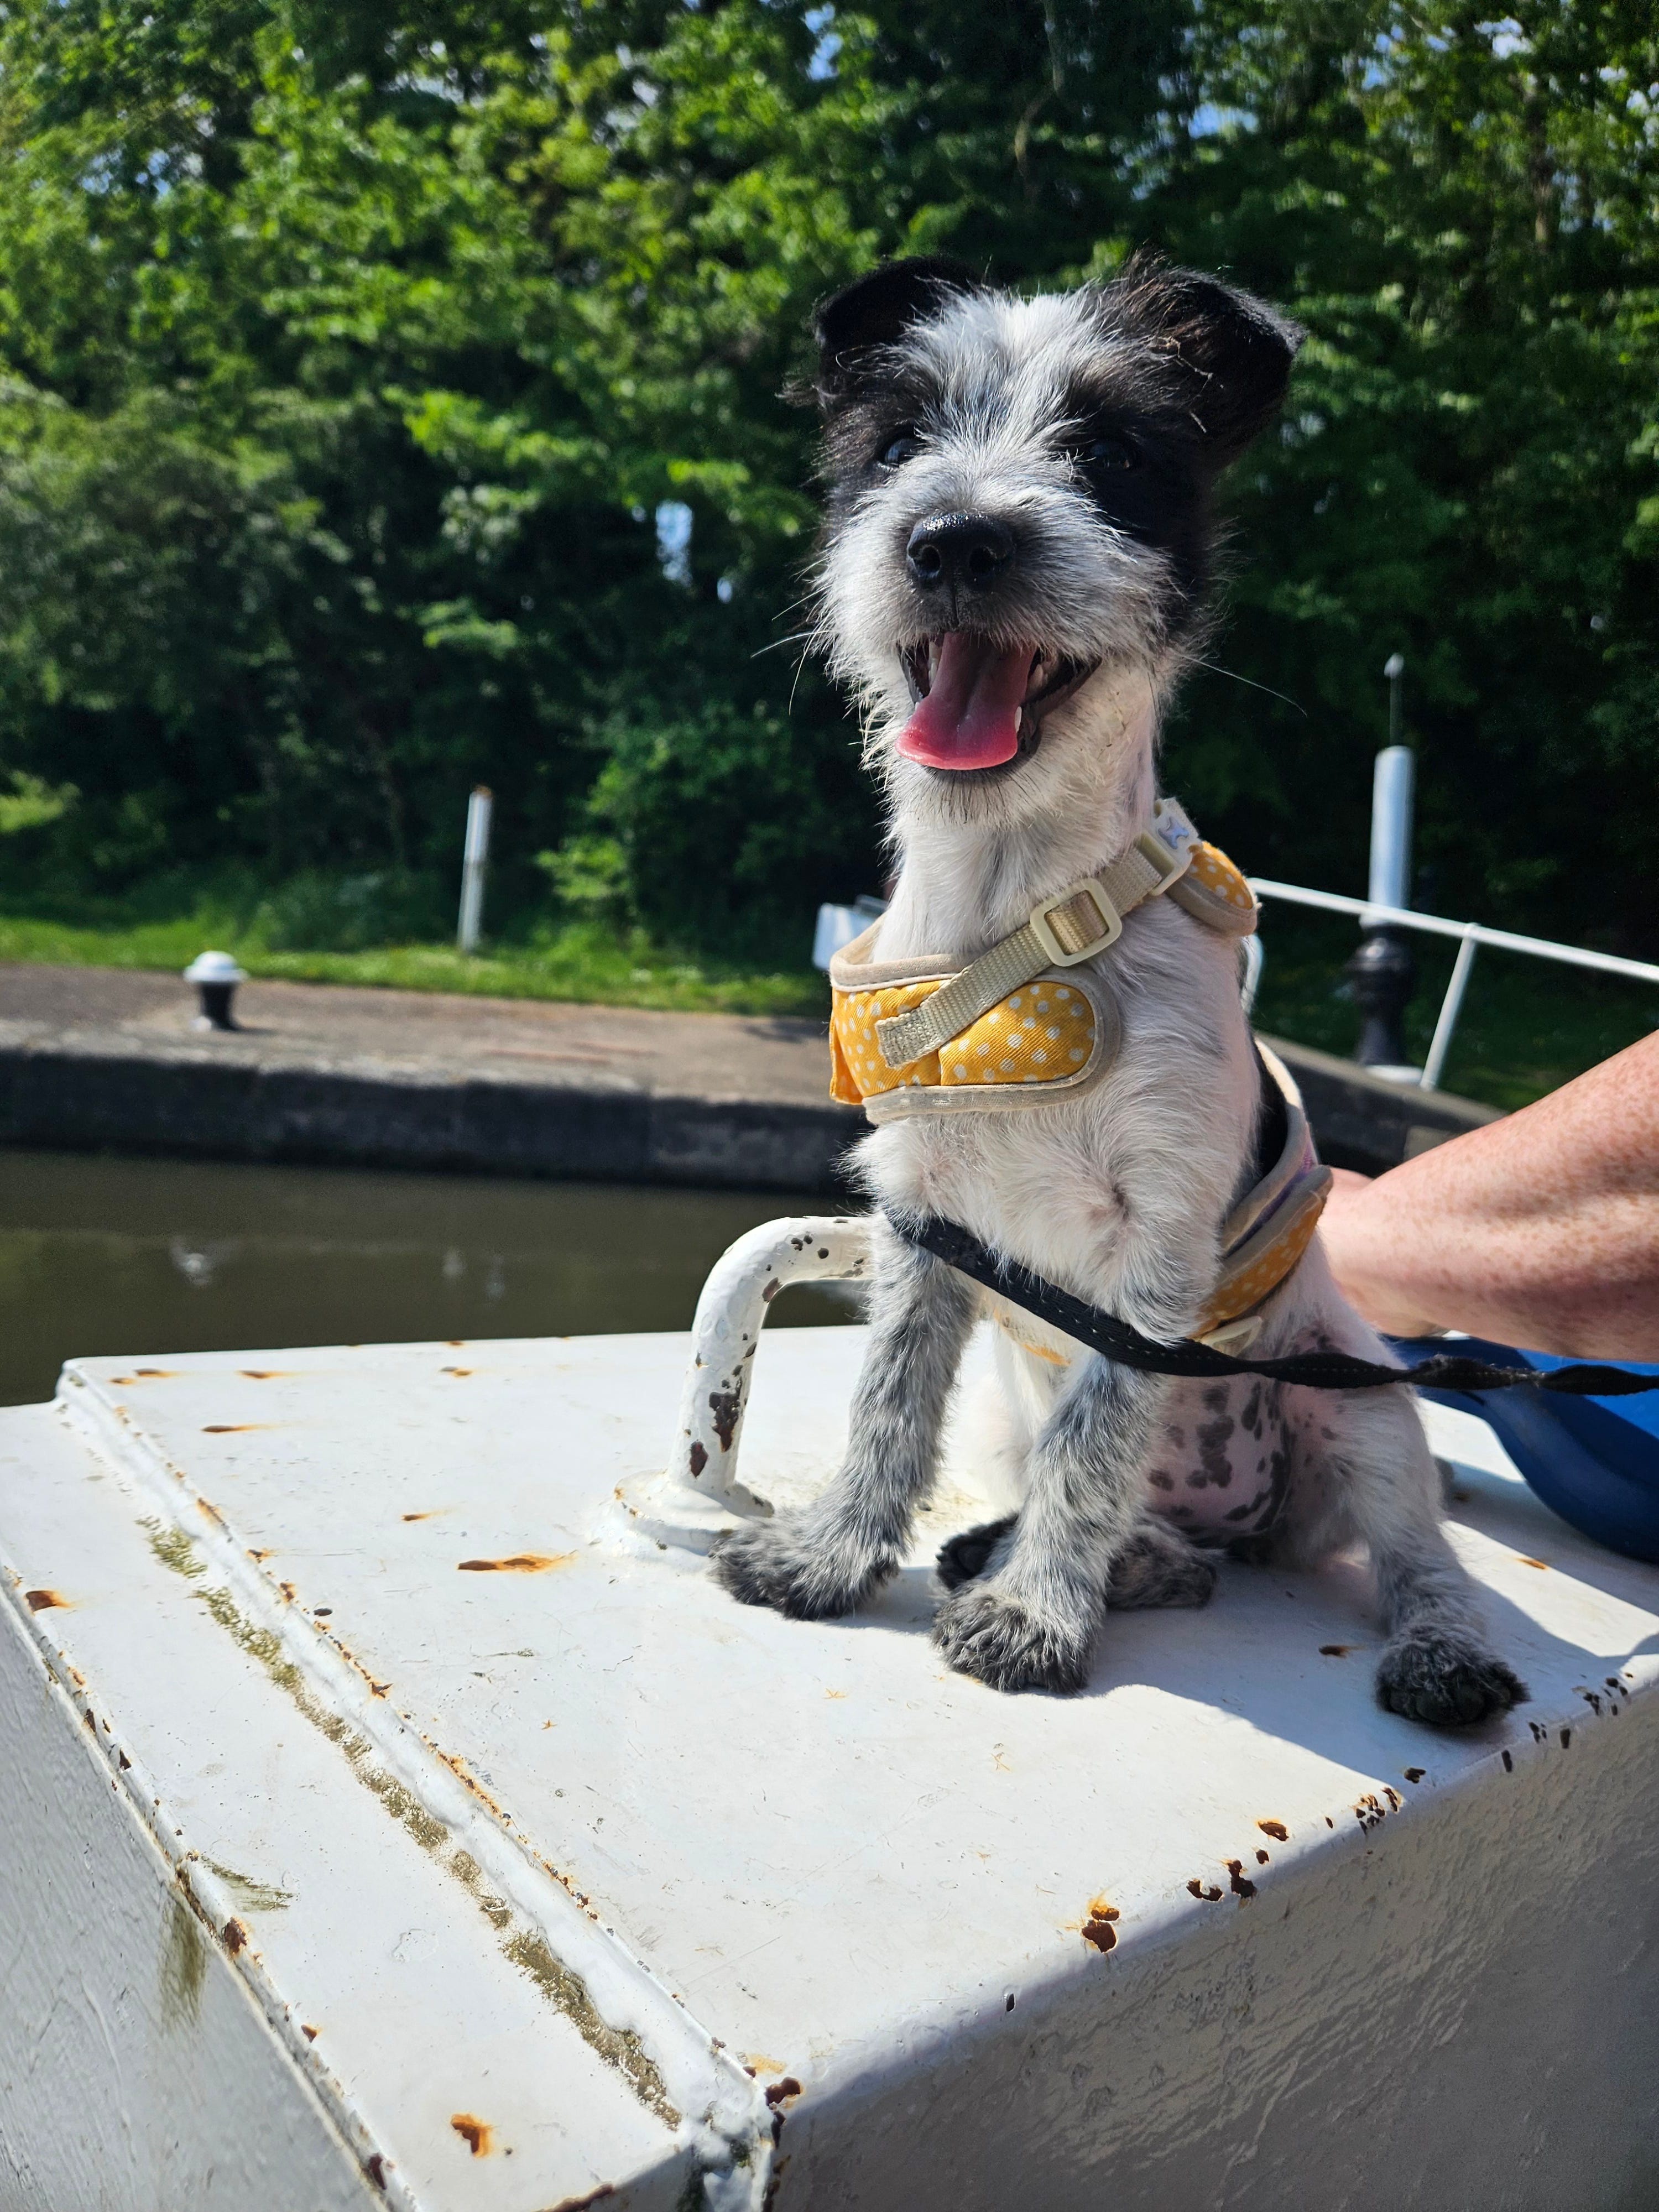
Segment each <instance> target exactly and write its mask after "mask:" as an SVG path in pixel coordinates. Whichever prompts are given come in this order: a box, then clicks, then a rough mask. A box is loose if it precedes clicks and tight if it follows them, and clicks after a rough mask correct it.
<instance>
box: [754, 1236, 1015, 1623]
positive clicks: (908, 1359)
mask: <svg viewBox="0 0 1659 2212" xmlns="http://www.w3.org/2000/svg"><path fill="white" fill-rule="evenodd" d="M875 1235H876V1271H875V1279H874V1285H873V1292H872V1300H871V1315H870V1343H869V1348H868V1349H867V1351H866V1353H865V1356H864V1367H863V1371H862V1372H861V1373H860V1376H859V1383H858V1389H857V1390H856V1392H855V1393H854V1399H853V1413H852V1422H851V1427H850V1432H849V1435H848V1449H847V1458H846V1461H845V1462H844V1464H843V1465H842V1470H841V1472H840V1474H837V1475H836V1479H835V1480H834V1481H833V1482H832V1483H831V1484H830V1485H829V1488H828V1489H827V1490H826V1491H825V1492H823V1495H822V1496H821V1497H819V1498H814V1500H813V1501H812V1503H811V1505H809V1506H806V1507H805V1508H804V1509H803V1510H801V1511H799V1512H798V1513H781V1514H779V1515H778V1516H777V1517H776V1518H775V1520H772V1521H766V1522H757V1523H756V1524H754V1525H752V1526H750V1527H748V1528H739V1529H737V1530H736V1531H734V1532H733V1534H732V1535H730V1536H728V1537H726V1539H725V1540H724V1541H723V1542H722V1543H721V1545H720V1548H719V1550H718V1551H717V1552H716V1553H715V1554H714V1572H715V1574H716V1575H717V1576H718V1577H720V1581H721V1582H722V1583H725V1585H726V1589H729V1590H730V1591H731V1593H732V1596H733V1597H736V1598H741V1599H742V1601H743V1602H744V1604H745V1605H769V1606H774V1607H776V1609H777V1610H778V1612H780V1613H788V1614H789V1615H790V1616H791V1618H792V1619H793V1620H829V1619H832V1618H833V1617H834V1616H835V1615H836V1614H837V1613H850V1612H851V1611H852V1610H853V1608H854V1607H855V1606H856V1605H858V1604H860V1602H861V1601H862V1600H863V1599H865V1598H866V1597H867V1596H868V1595H870V1594H871V1592H872V1590H875V1589H878V1588H879V1587H880V1585H881V1584H882V1583H884V1582H885V1581H886V1580H887V1579H888V1578H889V1577H890V1575H892V1574H893V1572H894V1571H895V1570H896V1568H897V1566H898V1564H899V1561H900V1559H902V1557H903V1555H904V1552H905V1548H906V1547H907V1546H908V1542H909V1541H910V1527H911V1521H912V1516H914V1514H915V1508H916V1506H917V1504H919V1503H920V1501H921V1498H923V1497H924V1496H925V1495H926V1493H927V1490H928V1488H929V1486H931V1484H932V1482H933V1471H934V1466H935V1462H936V1461H937V1459H938V1455H939V1431H940V1430H941V1428H942V1427H943V1425H944V1420H945V1407H946V1406H947V1405H948V1404H949V1402H950V1396H951V1386H952V1384H953V1383H955V1381H956V1375H957V1367H958V1366H959V1365H960V1364H961V1360H962V1353H963V1346H964V1345H965V1344H966V1342H967V1340H968V1332H969V1329H970V1328H972V1326H973V1322H974V1317H975V1313H976V1311H977V1309H978V1299H977V1295H976V1293H975V1291H974V1289H973V1286H972V1285H970V1284H969V1282H968V1281H967V1279H965V1278H964V1277H963V1276H961V1275H959V1274H957V1273H956V1271H955V1269H954V1268H951V1267H946V1266H945V1263H944V1261H941V1260H936V1259H934V1258H933V1255H932V1254H931V1253H928V1252H922V1251H919V1250H917V1249H916V1248H915V1246H914V1245H911V1244H907V1243H903V1242H902V1241H901V1239H900V1238H898V1237H896V1236H895V1235H894V1234H893V1232H892V1231H890V1229H888V1228H887V1227H886V1226H885V1225H884V1224H878V1225H877V1228H876V1231H875Z"/></svg>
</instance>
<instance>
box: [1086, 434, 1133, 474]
mask: <svg viewBox="0 0 1659 2212" xmlns="http://www.w3.org/2000/svg"><path fill="white" fill-rule="evenodd" d="M1077 457H1078V459H1079V461H1081V462H1082V464H1083V465H1084V467H1085V469H1097V470H1098V471H1100V472H1101V473H1102V474H1103V475H1110V474H1112V473H1114V472H1115V471H1119V470H1122V469H1132V468H1134V467H1135V466H1136V465H1138V464H1139V459H1140V453H1139V448H1138V447H1136V445H1135V442H1134V441H1133V438H1127V437H1125V436H1124V435H1123V434H1122V433H1121V431H1116V430H1112V431H1108V432H1107V433H1105V434H1104V435H1103V436H1101V437H1098V438H1091V439H1090V440H1089V441H1088V442H1087V444H1086V445H1084V446H1080V447H1079V448H1078V455H1077Z"/></svg>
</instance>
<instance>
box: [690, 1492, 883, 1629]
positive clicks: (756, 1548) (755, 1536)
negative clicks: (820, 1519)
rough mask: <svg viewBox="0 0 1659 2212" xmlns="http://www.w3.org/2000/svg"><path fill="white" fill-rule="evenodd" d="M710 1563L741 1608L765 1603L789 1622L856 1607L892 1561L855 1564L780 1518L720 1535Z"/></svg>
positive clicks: (830, 1616)
mask: <svg viewBox="0 0 1659 2212" xmlns="http://www.w3.org/2000/svg"><path fill="white" fill-rule="evenodd" d="M712 1564H713V1566H714V1577H715V1579H716V1581H717V1582H720V1583H723V1584H724V1585H725V1587H726V1589H728V1590H730V1591H731V1593H732V1596H733V1597H734V1598H737V1599H738V1601H740V1602H741V1603H742V1604H744V1605H769V1606H770V1607H772V1609H773V1611H774V1612H775V1613H787V1616H788V1617H789V1619H790V1620H836V1619H837V1618H838V1617H839V1616H840V1615H841V1614H842V1613H851V1612H852V1611H853V1609H854V1607H856V1606H858V1605H860V1604H862V1602H863V1601H864V1600H865V1599H866V1597H868V1596H869V1595H871V1594H872V1591H874V1590H876V1589H878V1588H879V1587H880V1585H881V1584H882V1583H884V1582H885V1581H886V1580H887V1578H888V1577H889V1576H890V1574H891V1573H892V1572H893V1569H894V1567H895V1565H896V1561H895V1560H892V1559H886V1558H883V1557H877V1558H876V1559H868V1558H865V1559H856V1560H855V1559H852V1558H850V1557H848V1556H847V1555H846V1554H845V1553H843V1551H842V1548H841V1547H837V1546H836V1545H835V1544H834V1543H827V1542H824V1541H814V1539H813V1537H812V1535H811V1533H810V1532H808V1531H805V1530H803V1529H802V1528H799V1526H798V1525H797V1524H796V1523H795V1522H793V1521H792V1520H789V1519H787V1518H785V1517H782V1516H780V1517H779V1518H778V1519H777V1520H775V1521H763V1522H757V1523H755V1524H754V1525H752V1526H750V1527H749V1528H734V1529H733V1530H732V1533H731V1534H730V1535H729V1536H723V1537H721V1538H720V1541H719V1543H718V1544H717V1545H716V1547H715V1549H714V1554H713V1560H712Z"/></svg>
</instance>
